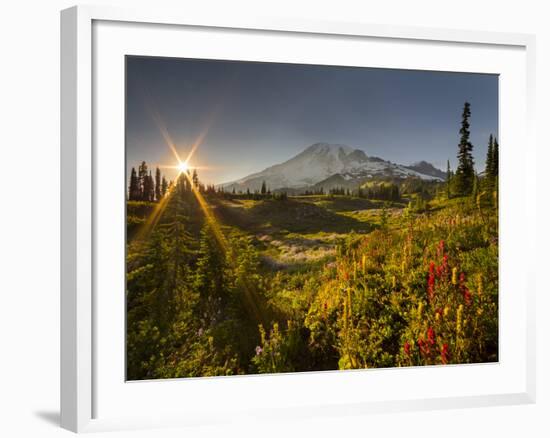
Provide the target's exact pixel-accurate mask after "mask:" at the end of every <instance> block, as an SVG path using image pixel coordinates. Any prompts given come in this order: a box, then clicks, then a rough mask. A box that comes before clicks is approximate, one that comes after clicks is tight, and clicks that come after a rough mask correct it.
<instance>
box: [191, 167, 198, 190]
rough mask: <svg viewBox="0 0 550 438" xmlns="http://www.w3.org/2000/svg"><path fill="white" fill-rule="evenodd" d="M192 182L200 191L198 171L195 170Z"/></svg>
mask: <svg viewBox="0 0 550 438" xmlns="http://www.w3.org/2000/svg"><path fill="white" fill-rule="evenodd" d="M191 181H193V187H195V188H196V189H198V188H199V174H198V173H197V169H193V176H192V178H191Z"/></svg>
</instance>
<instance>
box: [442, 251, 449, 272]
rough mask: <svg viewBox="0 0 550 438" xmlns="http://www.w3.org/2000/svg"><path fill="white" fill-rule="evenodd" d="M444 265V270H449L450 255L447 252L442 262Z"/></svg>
mask: <svg viewBox="0 0 550 438" xmlns="http://www.w3.org/2000/svg"><path fill="white" fill-rule="evenodd" d="M441 266H443V270H444V271H445V272H447V268H448V266H449V256H448V255H447V254H444V255H443V263H442V264H441Z"/></svg>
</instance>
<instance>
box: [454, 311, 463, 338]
mask: <svg viewBox="0 0 550 438" xmlns="http://www.w3.org/2000/svg"><path fill="white" fill-rule="evenodd" d="M462 312H464V305H463V304H461V305H460V306H458V310H457V311H456V332H457V334H460V332H462Z"/></svg>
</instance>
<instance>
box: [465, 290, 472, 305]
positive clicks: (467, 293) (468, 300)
mask: <svg viewBox="0 0 550 438" xmlns="http://www.w3.org/2000/svg"><path fill="white" fill-rule="evenodd" d="M463 296H464V301H466V304H467V305H468V306H469V305H470V304H472V293H471V292H470V289H468V288H467V287H464V292H463Z"/></svg>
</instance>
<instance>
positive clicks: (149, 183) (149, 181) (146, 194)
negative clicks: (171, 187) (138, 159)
mask: <svg viewBox="0 0 550 438" xmlns="http://www.w3.org/2000/svg"><path fill="white" fill-rule="evenodd" d="M154 198H155V183H154V181H153V176H152V175H151V171H149V174H148V175H146V176H145V185H144V187H143V200H144V201H148V202H151V201H153V200H154Z"/></svg>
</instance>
